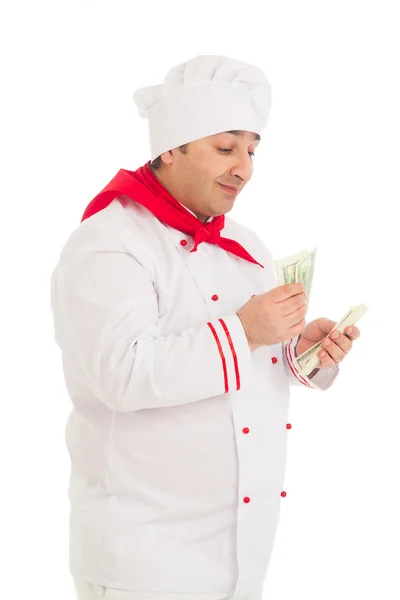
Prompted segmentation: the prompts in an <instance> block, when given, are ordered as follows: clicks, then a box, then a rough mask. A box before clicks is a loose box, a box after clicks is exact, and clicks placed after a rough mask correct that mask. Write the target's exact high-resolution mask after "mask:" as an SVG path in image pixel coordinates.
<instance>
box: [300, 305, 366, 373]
mask: <svg viewBox="0 0 400 600" xmlns="http://www.w3.org/2000/svg"><path fill="white" fill-rule="evenodd" d="M367 310H368V307H367V306H365V304H359V305H358V306H351V307H350V308H349V310H348V311H347V312H346V313H345V315H344V316H343V317H342V318H341V319H340V321H338V322H337V323H336V325H334V327H332V329H331V330H330V332H329V333H328V334H327V335H329V334H330V333H331V332H332V331H333V330H334V329H335V330H336V331H339V332H340V333H343V332H344V330H345V328H346V327H348V326H349V325H354V324H355V323H357V321H358V320H359V319H360V318H361V317H362V316H363V315H364V314H365V313H366V312H367ZM321 349H322V340H321V341H320V342H317V343H316V344H314V346H312V347H311V348H309V349H308V350H306V352H303V354H300V356H298V357H297V358H295V359H294V360H295V362H296V366H297V370H298V371H299V373H300V374H301V375H309V374H310V373H311V371H313V370H314V369H315V368H316V367H317V366H318V365H319V363H320V362H321V361H320V360H319V358H318V352H319V351H320V350H321Z"/></svg>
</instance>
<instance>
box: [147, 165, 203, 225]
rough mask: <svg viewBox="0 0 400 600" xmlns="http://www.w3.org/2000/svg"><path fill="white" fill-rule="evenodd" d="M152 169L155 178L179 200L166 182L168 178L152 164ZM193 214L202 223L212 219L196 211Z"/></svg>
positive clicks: (183, 203)
mask: <svg viewBox="0 0 400 600" xmlns="http://www.w3.org/2000/svg"><path fill="white" fill-rule="evenodd" d="M150 169H151V172H152V173H153V175H154V176H155V177H157V179H158V181H159V182H160V183H161V185H162V186H163V187H164V188H165V189H166V190H167V192H169V193H170V194H171V196H173V197H174V198H175V200H178V199H177V198H176V197H175V195H174V194H173V192H172V191H171V189H169V186H168V182H167V181H166V178H165V177H164V176H163V174H162V173H161V172H160V169H157V170H154V169H153V168H152V166H151V163H150ZM178 202H180V203H181V204H182V205H183V206H184V207H185V208H187V209H188V210H192V209H191V208H190V207H189V206H186V204H185V202H182V201H181V200H178ZM192 212H193V213H194V214H195V215H196V217H197V218H198V219H199V221H201V222H202V223H205V222H206V221H207V220H208V219H209V218H210V217H205V216H204V215H198V214H197V213H196V212H195V211H194V210H192Z"/></svg>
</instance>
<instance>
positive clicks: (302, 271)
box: [274, 248, 368, 375]
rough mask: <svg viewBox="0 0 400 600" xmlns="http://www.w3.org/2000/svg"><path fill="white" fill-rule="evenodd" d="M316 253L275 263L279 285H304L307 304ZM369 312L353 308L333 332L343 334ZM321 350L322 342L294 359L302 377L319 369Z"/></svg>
mask: <svg viewBox="0 0 400 600" xmlns="http://www.w3.org/2000/svg"><path fill="white" fill-rule="evenodd" d="M316 251H317V248H314V250H311V251H308V250H302V251H301V252H298V253H297V254H292V255H291V256H287V257H286V258H279V259H277V260H275V261H274V264H275V273H276V277H277V279H278V282H279V285H285V284H286V283H298V282H299V283H302V284H303V286H304V290H305V293H306V295H307V301H306V302H307V304H308V302H309V299H310V291H311V285H312V280H313V277H314V265H315V255H316ZM367 310H368V308H367V307H366V306H365V304H358V305H357V306H351V307H350V309H349V310H348V311H347V312H346V313H345V314H344V315H343V317H342V318H341V319H340V320H339V321H338V322H337V323H336V325H335V326H334V327H332V329H331V331H333V330H334V329H335V330H336V331H339V332H340V333H343V332H344V330H345V327H348V326H350V325H354V324H355V323H356V322H357V321H358V320H359V319H360V318H361V317H362V316H363V315H364V314H365V312H366V311H367ZM329 333H330V332H329ZM329 333H328V334H327V336H328V335H329ZM321 349H322V341H320V342H317V343H316V344H315V345H314V346H312V347H311V348H309V349H308V350H307V351H306V352H303V354H300V356H298V357H297V358H295V359H294V360H295V362H296V367H297V370H298V371H299V373H300V374H301V375H309V374H310V373H311V371H313V370H314V369H315V368H316V367H318V365H319V363H320V360H319V358H318V352H319V351H320V350H321Z"/></svg>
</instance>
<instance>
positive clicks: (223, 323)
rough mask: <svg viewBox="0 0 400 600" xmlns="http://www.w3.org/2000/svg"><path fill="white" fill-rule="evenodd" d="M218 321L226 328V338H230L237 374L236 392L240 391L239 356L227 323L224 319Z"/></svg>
mask: <svg viewBox="0 0 400 600" xmlns="http://www.w3.org/2000/svg"><path fill="white" fill-rule="evenodd" d="M218 321H219V322H220V323H221V325H222V327H223V328H224V331H225V333H226V337H227V338H228V342H229V346H230V348H231V352H232V356H233V362H234V365H235V374H236V390H240V374H239V365H238V360H237V354H236V351H235V346H234V344H233V342H232V338H231V336H230V333H229V330H228V328H227V326H226V323H225V321H224V320H223V319H218Z"/></svg>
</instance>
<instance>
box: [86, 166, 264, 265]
mask: <svg viewBox="0 0 400 600" xmlns="http://www.w3.org/2000/svg"><path fill="white" fill-rule="evenodd" d="M150 162H151V161H150V160H149V161H148V162H147V163H146V164H145V165H144V166H143V167H139V169H137V171H128V170H127V169H120V170H119V171H118V173H117V174H116V176H115V177H114V178H113V179H112V180H111V181H110V183H109V184H107V185H106V187H105V188H104V189H103V190H102V191H101V192H100V193H99V194H97V196H96V197H95V198H94V199H93V200H92V201H91V202H90V204H89V205H88V206H87V208H86V210H85V212H84V213H83V217H82V219H81V222H82V221H84V220H85V219H87V218H88V217H91V216H92V215H94V214H95V213H97V212H99V211H100V210H103V209H104V208H106V207H107V206H108V205H109V204H110V203H111V202H112V201H113V200H114V198H115V197H116V196H121V195H126V196H129V198H130V199H132V200H133V201H135V202H139V204H142V205H143V206H145V207H146V208H147V209H148V210H149V211H150V212H152V213H153V215H155V216H156V217H157V219H159V220H160V221H161V222H162V223H166V224H167V225H170V226H171V227H173V228H174V229H177V230H178V231H182V233H185V234H186V235H190V236H192V237H193V238H194V248H193V249H192V250H191V252H196V251H197V246H198V245H199V244H201V243H202V242H208V243H209V244H217V245H218V246H220V247H221V248H223V249H224V250H227V251H228V252H231V253H232V254H235V255H236V256H240V257H241V258H244V259H245V260H248V261H249V262H252V263H254V264H256V265H259V266H260V267H262V268H264V267H263V265H261V264H260V263H259V262H257V261H256V260H254V258H253V257H252V256H250V254H249V253H248V252H247V251H246V250H245V249H244V248H243V246H241V245H240V244H238V242H235V241H234V240H231V239H229V238H223V237H221V229H223V227H224V223H225V215H220V216H218V217H215V218H214V219H213V220H212V221H210V222H209V223H203V222H202V221H200V219H198V218H197V217H195V216H194V215H192V214H191V213H190V212H189V211H188V210H186V208H185V207H184V206H182V205H181V204H180V203H179V202H178V201H177V200H175V198H174V197H173V196H171V194H170V193H169V192H168V191H167V190H166V189H165V187H164V186H163V185H162V184H161V183H160V181H159V180H158V179H157V177H156V176H155V175H154V173H153V172H152V170H151V169H150ZM121 204H122V202H121Z"/></svg>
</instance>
